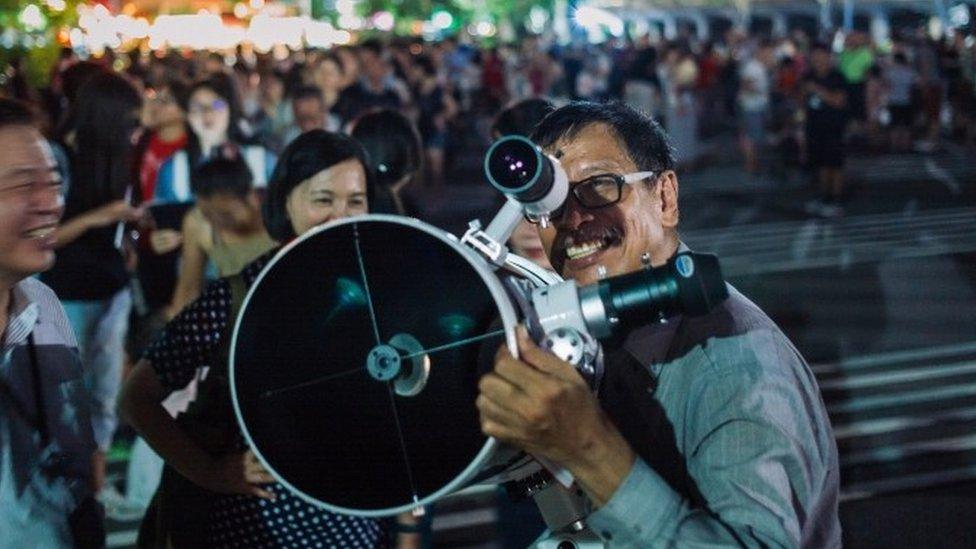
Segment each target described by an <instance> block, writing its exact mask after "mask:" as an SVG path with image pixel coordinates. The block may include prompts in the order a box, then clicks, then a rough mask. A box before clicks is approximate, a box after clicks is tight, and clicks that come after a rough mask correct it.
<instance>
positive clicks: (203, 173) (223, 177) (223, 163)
mask: <svg viewBox="0 0 976 549" xmlns="http://www.w3.org/2000/svg"><path fill="white" fill-rule="evenodd" d="M252 189H254V175H253V174H252V173H251V169H250V168H249V167H248V166H247V162H245V161H244V159H243V158H241V156H240V155H238V154H235V155H233V156H226V157H225V156H217V157H215V158H213V159H211V160H208V161H206V162H204V163H203V164H201V165H200V166H198V167H197V169H196V170H194V173H193V177H192V178H190V190H192V191H193V194H194V195H195V196H197V197H202V198H208V197H211V196H213V195H215V194H229V195H233V196H236V197H237V198H247V196H248V195H249V194H250V193H251V190H252Z"/></svg>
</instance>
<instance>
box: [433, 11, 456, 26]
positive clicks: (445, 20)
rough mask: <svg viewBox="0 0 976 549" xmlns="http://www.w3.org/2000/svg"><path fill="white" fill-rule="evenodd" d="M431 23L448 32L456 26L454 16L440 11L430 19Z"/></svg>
mask: <svg viewBox="0 0 976 549" xmlns="http://www.w3.org/2000/svg"><path fill="white" fill-rule="evenodd" d="M430 22H431V23H433V24H434V26H435V27H437V28H438V29H440V30H446V29H449V28H451V25H453V24H454V16H453V15H451V14H450V13H448V12H446V11H439V12H437V13H435V14H434V16H433V17H431V18H430Z"/></svg>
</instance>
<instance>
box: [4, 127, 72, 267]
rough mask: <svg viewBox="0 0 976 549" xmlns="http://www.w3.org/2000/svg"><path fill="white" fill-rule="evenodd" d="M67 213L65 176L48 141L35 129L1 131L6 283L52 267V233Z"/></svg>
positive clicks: (10, 128) (19, 128) (17, 128)
mask: <svg viewBox="0 0 976 549" xmlns="http://www.w3.org/2000/svg"><path fill="white" fill-rule="evenodd" d="M63 212H64V200H63V198H62V196H61V176H60V175H59V174H58V172H57V164H55V161H54V156H53V155H52V154H51V149H50V147H49V146H48V145H47V142H46V141H44V139H43V138H42V137H41V135H40V134H39V133H38V132H37V131H36V130H34V129H33V128H31V127H29V126H8V127H6V128H3V129H0V279H2V280H0V281H2V282H3V283H4V284H12V283H16V282H17V281H19V280H21V279H23V278H26V277H28V276H30V275H32V274H34V273H39V272H42V271H46V270H47V269H50V268H51V265H53V264H54V238H53V236H52V233H53V232H54V229H55V228H57V226H58V221H59V220H60V219H61V214H62V213H63Z"/></svg>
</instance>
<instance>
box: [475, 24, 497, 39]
mask: <svg viewBox="0 0 976 549" xmlns="http://www.w3.org/2000/svg"><path fill="white" fill-rule="evenodd" d="M476 30H477V31H478V34H479V35H480V36H495V32H496V29H495V25H492V24H491V21H482V22H480V23H478V26H477V28H476Z"/></svg>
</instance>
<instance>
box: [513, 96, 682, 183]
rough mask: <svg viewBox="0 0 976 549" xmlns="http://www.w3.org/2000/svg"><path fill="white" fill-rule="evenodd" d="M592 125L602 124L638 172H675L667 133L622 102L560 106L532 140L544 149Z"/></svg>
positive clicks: (543, 121)
mask: <svg viewBox="0 0 976 549" xmlns="http://www.w3.org/2000/svg"><path fill="white" fill-rule="evenodd" d="M593 124H604V125H606V126H608V127H609V128H610V132H611V135H612V136H613V137H616V138H617V141H618V142H619V143H620V144H621V145H623V147H624V150H626V151H627V155H628V156H629V157H630V159H631V160H632V161H633V162H634V164H635V165H636V166H637V169H638V170H641V171H654V172H661V171H664V170H673V169H674V151H673V150H672V148H671V143H670V140H669V139H668V134H667V133H665V131H664V129H663V128H661V125H660V124H658V123H657V121H655V120H654V119H653V118H651V117H650V116H647V115H645V114H642V113H640V112H638V111H636V110H634V109H632V108H631V107H628V106H627V105H625V104H623V103H618V102H612V103H592V102H588V101H576V102H573V103H570V104H568V105H566V106H564V107H560V108H558V109H556V110H554V111H552V113H550V114H549V116H547V117H545V118H544V119H543V120H542V122H540V123H539V125H538V126H537V127H536V129H535V131H534V132H532V137H531V139H532V141H534V142H535V143H536V144H538V145H539V146H540V147H543V148H547V147H550V146H552V145H554V144H555V143H556V142H557V141H559V140H560V139H572V138H573V137H575V136H576V135H578V134H579V132H581V131H582V130H583V129H585V128H587V127H589V126H591V125H593Z"/></svg>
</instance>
